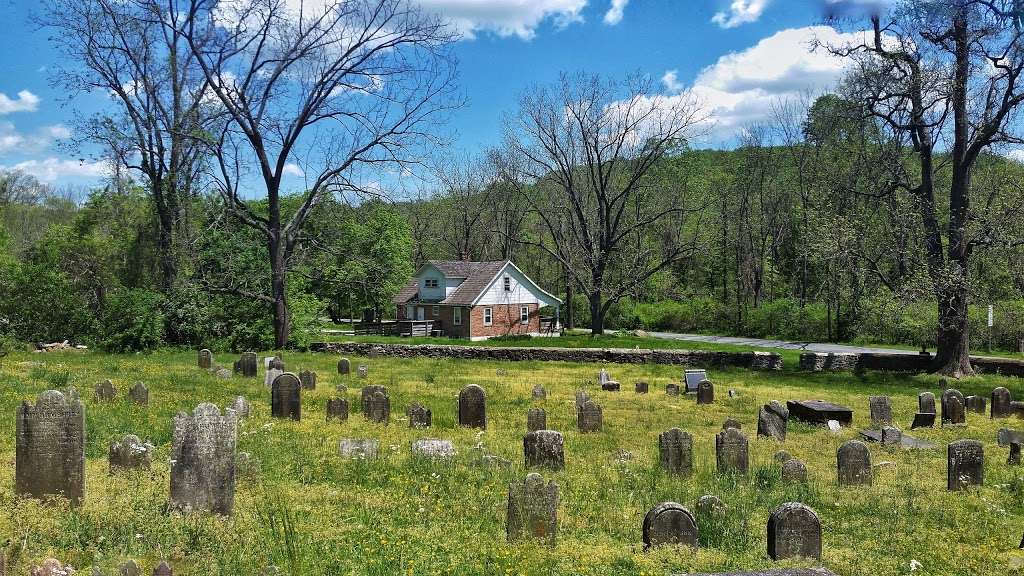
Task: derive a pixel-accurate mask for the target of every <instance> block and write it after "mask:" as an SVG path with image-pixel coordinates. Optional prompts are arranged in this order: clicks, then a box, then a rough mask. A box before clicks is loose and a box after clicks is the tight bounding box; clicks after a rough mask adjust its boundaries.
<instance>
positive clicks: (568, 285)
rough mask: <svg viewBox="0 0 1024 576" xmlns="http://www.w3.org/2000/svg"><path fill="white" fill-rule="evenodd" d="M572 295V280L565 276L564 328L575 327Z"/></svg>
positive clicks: (573, 292)
mask: <svg viewBox="0 0 1024 576" xmlns="http://www.w3.org/2000/svg"><path fill="white" fill-rule="evenodd" d="M573 296H575V290H574V289H573V286H572V281H571V280H569V279H568V278H566V280H565V329H566V330H573V329H575V328H576V313H575V312H574V309H573V299H574V298H573Z"/></svg>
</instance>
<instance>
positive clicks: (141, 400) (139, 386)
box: [128, 382, 149, 406]
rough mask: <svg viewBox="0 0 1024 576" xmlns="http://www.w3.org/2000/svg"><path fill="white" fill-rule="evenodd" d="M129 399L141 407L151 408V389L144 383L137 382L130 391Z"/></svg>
mask: <svg viewBox="0 0 1024 576" xmlns="http://www.w3.org/2000/svg"><path fill="white" fill-rule="evenodd" d="M128 399H129V400H131V401H132V402H133V403H135V404H138V405H139V406H149V388H146V385H145V384H143V383H142V382H136V383H135V385H134V386H132V387H131V389H129V390H128Z"/></svg>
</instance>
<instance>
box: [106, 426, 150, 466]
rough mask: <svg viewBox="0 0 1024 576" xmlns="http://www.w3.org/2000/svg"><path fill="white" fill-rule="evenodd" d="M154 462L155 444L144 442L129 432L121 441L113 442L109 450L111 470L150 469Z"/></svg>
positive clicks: (108, 462) (108, 460)
mask: <svg viewBox="0 0 1024 576" xmlns="http://www.w3.org/2000/svg"><path fill="white" fill-rule="evenodd" d="M152 463H153V445H152V444H150V443H149V442H143V441H142V440H140V439H139V437H138V436H136V435H134V434H127V435H126V436H125V437H124V438H123V439H122V440H121V441H120V442H111V444H110V448H109V450H108V451H107V464H108V465H109V466H110V472H111V473H114V472H116V471H118V470H138V469H142V470H149V468H150V465H151V464H152Z"/></svg>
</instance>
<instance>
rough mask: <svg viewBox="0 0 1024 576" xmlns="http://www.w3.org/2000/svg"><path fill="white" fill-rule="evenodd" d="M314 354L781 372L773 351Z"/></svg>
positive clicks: (417, 348)
mask: <svg viewBox="0 0 1024 576" xmlns="http://www.w3.org/2000/svg"><path fill="white" fill-rule="evenodd" d="M310 348H311V349H312V350H313V351H314V352H329V353H334V354H347V355H352V356H390V357H397V358H413V357H426V358H459V359H463V360H506V361H512V362H516V361H526V360H540V361H555V362H595V363H600V362H610V363H614V364H670V365H677V366H689V367H694V368H724V367H736V368H749V369H752V370H781V369H782V357H781V356H779V355H778V354H776V353H774V352H715V351H710V350H643V349H632V348H607V349H605V348H544V347H511V346H509V347H505V346H457V345H447V344H444V345H441V344H371V343H363V342H344V343H318V344H313V345H312V346H311V347H310Z"/></svg>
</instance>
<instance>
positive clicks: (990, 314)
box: [988, 304, 995, 328]
mask: <svg viewBox="0 0 1024 576" xmlns="http://www.w3.org/2000/svg"><path fill="white" fill-rule="evenodd" d="M993 326H995V323H994V322H993V315H992V305H991V304H989V305H988V327H989V328H991V327H993Z"/></svg>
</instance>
